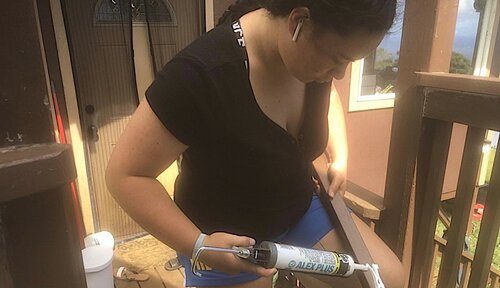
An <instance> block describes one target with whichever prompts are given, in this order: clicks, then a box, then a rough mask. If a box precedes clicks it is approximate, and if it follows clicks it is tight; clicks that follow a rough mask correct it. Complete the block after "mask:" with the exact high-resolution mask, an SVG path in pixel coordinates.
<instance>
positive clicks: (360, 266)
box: [352, 263, 368, 271]
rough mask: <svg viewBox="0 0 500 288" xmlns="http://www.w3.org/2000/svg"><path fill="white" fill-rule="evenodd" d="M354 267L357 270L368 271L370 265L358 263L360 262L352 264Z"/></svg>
mask: <svg viewBox="0 0 500 288" xmlns="http://www.w3.org/2000/svg"><path fill="white" fill-rule="evenodd" d="M352 268H353V269H354V271H356V270H359V271H368V267H367V266H366V265H363V264H358V263H354V264H352Z"/></svg>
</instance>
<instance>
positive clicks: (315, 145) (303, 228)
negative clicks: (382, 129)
mask: <svg viewBox="0 0 500 288" xmlns="http://www.w3.org/2000/svg"><path fill="white" fill-rule="evenodd" d="M395 9H396V0H260V1H249V0H244V1H239V2H238V3H237V4H235V5H232V6H231V7H230V9H229V10H228V11H227V13H225V15H224V16H223V19H222V21H221V22H222V24H221V25H219V26H218V27H216V28H215V29H213V30H212V31H211V32H209V33H208V34H207V35H204V36H202V37H201V38H199V39H198V40H196V41H195V42H194V43H192V44H191V45H190V46H188V47H187V48H186V49H184V50H183V51H181V52H180V53H179V54H178V55H177V56H176V57H174V59H173V60H172V61H170V62H169V63H168V64H167V65H166V66H165V67H164V68H163V70H162V71H161V72H160V73H159V75H158V76H157V79H156V80H155V81H154V83H153V84H152V85H151V87H150V88H149V89H148V91H147V92H146V98H147V101H143V102H142V103H141V104H140V105H139V108H138V109H137V112H136V113H135V114H134V116H133V117H132V119H131V121H130V123H129V124H128V126H127V128H126V130H125V132H124V133H123V135H122V137H121V139H120V141H119V143H118V144H117V146H116V148H115V150H114V152H113V155H112V156H111V159H110V162H109V165H108V168H107V171H106V180H107V185H108V188H109V190H110V191H111V193H112V194H113V195H114V197H115V198H116V200H117V201H118V202H119V203H120V205H121V206H122V207H123V208H124V209H125V211H127V213H128V214H130V215H131V216H132V217H133V218H134V219H135V220H136V221H137V222H138V223H139V224H140V225H142V226H143V227H144V228H145V229H146V230H147V231H149V232H150V233H151V234H153V235H154V236H155V237H157V238H158V239H160V240H161V241H163V242H164V243H166V244H167V245H168V246H170V247H172V248H173V249H175V250H176V251H177V252H178V254H179V258H180V260H181V262H182V263H183V265H184V266H188V265H190V261H189V258H190V256H191V255H193V252H196V250H197V249H198V248H199V247H200V246H201V245H206V246H217V247H232V246H250V245H253V244H254V243H255V242H256V241H257V242H259V241H263V240H268V241H276V242H282V243H289V244H292V245H297V246H302V247H316V248H319V247H321V248H323V249H331V250H336V251H343V252H344V251H345V252H349V251H348V250H347V249H346V248H345V247H346V245H345V243H344V242H343V240H342V239H341V238H340V237H339V234H338V232H337V231H336V230H335V229H334V227H332V224H331V223H330V221H329V220H328V217H327V215H326V212H325V209H324V208H323V207H322V206H321V203H320V202H319V199H318V197H317V195H316V194H315V193H316V192H315V188H316V185H315V183H314V181H313V179H312V178H311V176H312V165H311V162H312V160H314V159H315V158H316V157H318V156H319V155H321V154H322V153H323V152H326V154H327V155H330V157H329V158H330V161H329V162H330V168H329V177H330V178H331V179H332V180H333V181H332V185H331V186H330V188H329V192H328V193H329V195H330V196H333V195H334V193H338V192H340V193H342V192H343V190H344V189H345V166H346V162H347V155H346V154H347V149H346V148H345V147H346V141H345V133H344V135H342V132H343V127H342V125H343V118H342V117H343V116H342V114H341V113H336V114H335V115H332V114H333V112H335V111H342V110H341V108H339V106H340V105H339V101H338V97H333V98H334V99H337V100H332V103H331V105H330V97H329V96H330V95H329V94H330V93H329V92H330V87H331V82H332V79H333V78H336V79H341V78H342V77H343V76H344V73H345V70H346V67H347V65H348V64H349V63H350V62H352V61H354V60H357V59H361V58H363V57H366V56H367V55H369V54H370V52H371V51H373V50H374V49H375V48H376V47H377V46H378V44H379V43H380V41H381V40H382V39H383V36H384V34H385V33H386V32H387V31H388V29H389V28H390V27H391V25H392V22H393V19H394V15H395ZM325 92H326V93H325ZM332 94H335V93H332ZM334 96H335V95H334ZM330 106H333V107H332V108H330V109H329V107H330ZM329 111H330V113H329ZM329 114H330V115H329ZM329 117H330V122H331V123H332V124H331V125H328V123H329V122H328V118H329ZM333 119H340V120H338V121H333ZM337 126H338V127H340V129H335V128H336V127H337ZM339 134H340V135H341V136H338V135H339ZM181 154H182V155H183V157H182V163H181V172H180V174H179V176H178V178H177V180H176V188H175V197H174V198H175V202H174V201H172V200H171V199H170V198H169V197H168V196H167V193H166V191H165V189H164V187H163V186H162V185H161V184H160V183H159V182H158V181H156V180H155V179H156V177H157V176H158V175H159V174H160V173H161V172H162V171H163V170H164V169H165V168H166V167H168V166H169V165H170V164H172V163H173V162H174V161H175V160H176V159H177V158H178V157H179V156H180V155H181ZM353 218H354V219H355V222H356V224H357V225H358V228H359V229H360V232H361V233H362V236H363V238H364V240H365V242H366V243H367V246H368V248H369V249H370V252H371V254H372V256H373V258H374V260H375V261H376V262H377V263H378V264H379V265H380V267H381V275H382V278H383V279H384V281H385V283H386V285H387V287H402V286H403V285H402V284H401V277H402V272H401V271H402V270H401V265H400V263H399V261H398V259H397V258H396V257H395V256H394V254H392V252H391V251H390V250H389V249H388V248H387V247H386V246H385V245H384V244H383V242H382V241H381V240H380V239H379V238H377V237H376V236H375V234H374V233H373V232H371V230H370V229H369V228H368V227H366V225H364V224H363V223H362V222H361V220H359V218H357V217H355V216H353ZM202 262H203V263H204V264H206V265H207V266H208V268H207V269H205V271H202V274H203V277H201V278H198V277H196V276H194V275H192V274H191V273H189V269H186V285H187V286H196V287H203V286H221V287H271V281H272V277H271V276H272V275H273V274H274V273H275V272H276V271H275V270H274V269H264V268H262V267H258V266H256V265H252V264H250V263H248V262H245V261H243V260H240V259H237V258H236V257H235V256H233V255H228V254H220V253H211V252H207V253H205V254H203V256H202ZM322 279H323V280H324V281H326V282H327V283H329V284H331V285H336V286H334V287H359V282H358V280H357V279H356V278H355V277H352V278H349V279H340V278H332V277H326V278H325V277H323V278H322Z"/></svg>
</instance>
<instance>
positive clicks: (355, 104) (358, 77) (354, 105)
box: [348, 59, 394, 112]
mask: <svg viewBox="0 0 500 288" xmlns="http://www.w3.org/2000/svg"><path fill="white" fill-rule="evenodd" d="M363 61H364V60H363V59H361V60H358V61H355V62H353V63H352V64H351V79H350V80H351V81H350V89H349V91H350V92H349V110H348V112H358V111H367V110H377V109H392V108H394V99H382V100H373V101H358V97H359V96H360V95H361V83H362V81H363V75H362V71H363Z"/></svg>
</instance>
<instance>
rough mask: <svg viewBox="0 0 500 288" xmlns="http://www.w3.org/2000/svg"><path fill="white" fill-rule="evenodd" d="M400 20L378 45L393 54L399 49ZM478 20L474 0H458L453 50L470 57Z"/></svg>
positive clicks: (472, 51)
mask: <svg viewBox="0 0 500 288" xmlns="http://www.w3.org/2000/svg"><path fill="white" fill-rule="evenodd" d="M402 8H403V6H402V5H401V7H400V9H402ZM400 14H401V13H400ZM400 18H402V16H401V17H400ZM402 22H403V21H402V19H397V21H396V24H395V25H394V27H393V28H392V29H391V30H392V33H390V34H388V35H387V36H386V37H385V39H384V40H383V41H382V43H381V45H380V47H382V48H384V49H386V50H389V51H390V52H391V53H392V54H393V55H396V54H397V52H398V51H399V46H400V43H401V31H402V26H403V23H402ZM478 22H479V13H477V12H476V10H475V9H474V0H460V2H459V6H458V18H457V28H456V32H455V42H454V45H453V51H456V52H459V53H462V54H463V55H465V57H467V58H469V59H472V54H473V53H474V44H475V41H476V40H475V39H476V32H477V25H478Z"/></svg>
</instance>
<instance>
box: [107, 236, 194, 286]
mask: <svg viewBox="0 0 500 288" xmlns="http://www.w3.org/2000/svg"><path fill="white" fill-rule="evenodd" d="M175 255H176V254H175V251H174V250H172V249H171V248H169V247H168V246H166V245H164V244H163V243H161V242H160V241H158V240H156V239H155V238H154V237H152V236H149V235H148V236H144V237H141V238H138V239H136V240H132V241H129V242H125V243H122V244H118V245H116V248H115V251H114V258H113V268H115V269H116V268H119V267H121V266H123V267H126V268H128V269H131V270H134V271H137V272H140V273H144V274H148V275H149V280H148V281H145V282H135V281H133V282H128V281H123V280H119V279H115V288H182V287H184V269H183V268H181V269H178V270H174V271H167V270H165V268H164V264H165V262H167V261H168V260H169V259H170V258H172V257H175Z"/></svg>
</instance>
